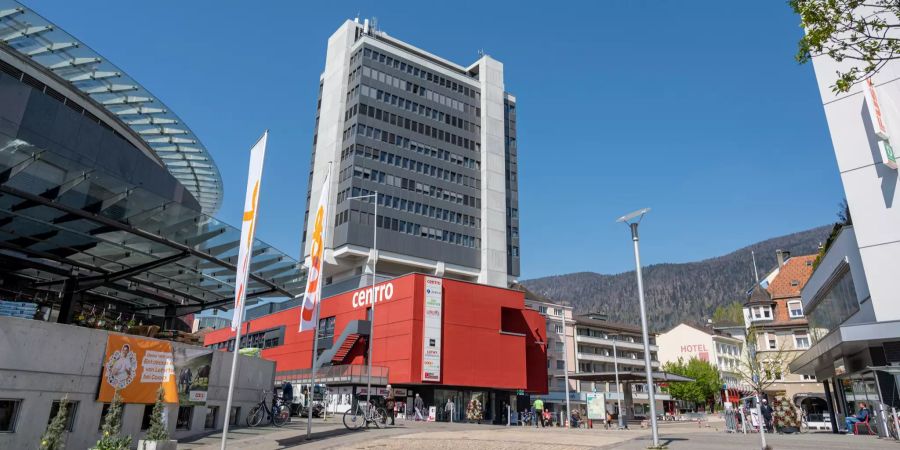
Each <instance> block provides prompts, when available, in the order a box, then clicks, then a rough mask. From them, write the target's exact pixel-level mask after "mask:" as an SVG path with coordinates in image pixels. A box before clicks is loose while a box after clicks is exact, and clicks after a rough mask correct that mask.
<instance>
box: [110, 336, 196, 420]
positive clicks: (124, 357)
mask: <svg viewBox="0 0 900 450" xmlns="http://www.w3.org/2000/svg"><path fill="white" fill-rule="evenodd" d="M174 371H175V368H174V364H173V361H172V343H170V342H165V341H157V340H151V339H144V338H140V337H137V336H121V335H115V334H111V335H109V337H108V338H107V340H106V356H105V357H104V358H103V371H102V374H101V377H100V392H99V393H98V394H97V401H99V402H104V403H109V402H111V401H112V398H113V394H114V393H115V392H116V391H118V392H119V395H120V396H121V397H122V402H124V403H155V402H156V391H157V390H158V389H159V387H160V386H163V387H164V388H165V401H166V403H176V402H178V394H177V392H176V387H175V377H174V376H173V373H174Z"/></svg>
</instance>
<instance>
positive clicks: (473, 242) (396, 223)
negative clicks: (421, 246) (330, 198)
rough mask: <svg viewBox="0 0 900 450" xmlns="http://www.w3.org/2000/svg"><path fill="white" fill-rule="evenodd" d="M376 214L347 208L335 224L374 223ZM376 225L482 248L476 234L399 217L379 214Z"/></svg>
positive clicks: (339, 214) (454, 243)
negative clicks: (427, 225)
mask: <svg viewBox="0 0 900 450" xmlns="http://www.w3.org/2000/svg"><path fill="white" fill-rule="evenodd" d="M374 220H375V219H374V215H373V214H369V213H367V212H364V211H357V210H355V209H350V210H345V211H342V212H340V213H338V214H337V215H336V216H335V218H334V223H335V226H340V225H342V224H344V223H347V222H353V223H358V224H360V225H369V226H371V225H372V222H373V221H374ZM376 225H377V226H378V227H379V228H384V229H386V230H391V231H396V232H398V233H404V234H409V235H412V236H418V237H423V238H428V239H432V240H436V241H441V242H446V243H448V244H453V245H459V246H462V247H467V248H475V249H478V248H481V238H477V237H474V236H469V235H466V234H462V233H456V232H453V231H447V230H439V229H437V228H433V227H426V226H424V225H421V224H418V223H414V222H409V221H406V220H400V219H397V218H392V217H387V216H383V215H381V214H379V215H378V220H377V223H376Z"/></svg>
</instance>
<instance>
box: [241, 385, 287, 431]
mask: <svg viewBox="0 0 900 450" xmlns="http://www.w3.org/2000/svg"><path fill="white" fill-rule="evenodd" d="M270 393H271V394H272V406H271V407H270V406H269V405H268V404H267V402H266V399H267V398H268V396H269V394H270ZM289 414H290V410H289V409H288V408H287V407H285V405H284V404H283V403H282V402H281V399H279V398H278V397H277V396H276V395H275V394H274V393H272V392H270V391H267V390H263V391H262V399H261V400H260V401H259V403H257V404H256V406H254V407H253V408H250V412H249V413H248V414H247V426H248V427H255V426H259V424H261V423H263V419H265V418H267V417H268V419H269V423H271V424H272V425H275V426H276V427H280V426H282V425H284V423H285V422H287V420H288V415H289Z"/></svg>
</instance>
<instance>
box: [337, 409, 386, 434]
mask: <svg viewBox="0 0 900 450" xmlns="http://www.w3.org/2000/svg"><path fill="white" fill-rule="evenodd" d="M386 420H387V412H386V411H385V409H384V408H378V407H375V406H374V405H368V404H364V403H363V402H357V404H356V408H351V409H348V410H347V411H346V412H344V427H346V428H347V429H348V430H356V429H359V428H362V427H363V426H365V427H366V428H368V426H369V424H374V425H375V428H381V427H382V425H385V421H386Z"/></svg>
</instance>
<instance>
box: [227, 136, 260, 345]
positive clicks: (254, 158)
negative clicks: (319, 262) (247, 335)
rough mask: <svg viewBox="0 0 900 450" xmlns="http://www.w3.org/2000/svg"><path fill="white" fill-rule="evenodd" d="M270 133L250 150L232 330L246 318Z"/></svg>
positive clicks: (235, 282)
mask: <svg viewBox="0 0 900 450" xmlns="http://www.w3.org/2000/svg"><path fill="white" fill-rule="evenodd" d="M268 137H269V132H268V131H266V132H265V133H263V135H262V137H261V138H260V139H259V141H258V142H257V143H256V145H254V146H253V148H252V149H250V173H249V174H248V175H247V193H246V196H245V197H244V217H243V220H242V221H241V244H240V245H241V246H240V247H239V250H238V259H237V272H236V274H235V281H234V315H233V316H232V317H231V329H232V330H237V327H238V325H240V323H241V321H242V320H243V318H244V299H245V298H246V296H247V278H248V277H249V275H250V255H252V254H253V234H254V233H255V232H256V217H257V214H256V210H257V208H256V207H257V204H258V202H259V182H260V180H262V170H263V159H264V158H265V156H266V140H267V139H268Z"/></svg>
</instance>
